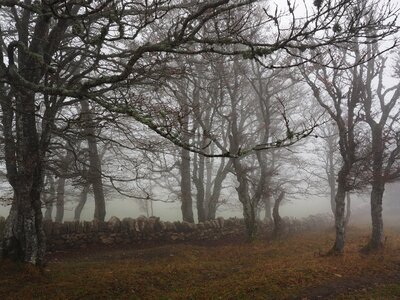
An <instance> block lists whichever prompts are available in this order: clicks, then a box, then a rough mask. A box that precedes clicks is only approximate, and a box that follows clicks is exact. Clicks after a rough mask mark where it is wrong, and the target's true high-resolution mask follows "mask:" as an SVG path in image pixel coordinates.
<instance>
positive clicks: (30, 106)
mask: <svg viewBox="0 0 400 300" xmlns="http://www.w3.org/2000/svg"><path fill="white" fill-rule="evenodd" d="M15 96H16V97H15V98H16V99H15V100H16V109H15V114H16V116H15V127H16V140H15V139H14V130H13V126H14V124H13V122H14V111H13V106H12V105H11V98H7V99H6V98H3V99H0V101H1V106H2V107H1V108H2V113H3V117H2V124H3V135H4V152H5V161H6V168H7V178H8V181H9V182H10V184H11V186H12V187H13V190H14V199H13V203H12V206H11V210H10V214H9V216H8V217H7V220H6V224H5V229H4V232H3V239H2V242H1V249H0V250H1V251H0V252H1V256H2V257H11V258H14V259H16V260H18V261H24V262H29V263H32V264H39V265H40V264H42V263H43V258H44V253H45V250H46V243H45V235H44V232H43V223H42V221H43V215H42V209H41V199H40V194H41V189H42V187H43V181H44V180H43V179H44V178H43V166H42V162H43V157H42V155H43V156H44V155H45V152H44V151H41V150H40V147H39V137H38V133H37V129H36V117H35V116H36V114H35V95H34V93H30V92H26V93H24V94H22V93H20V94H19V93H18V92H17V91H16V92H15ZM44 135H45V134H44ZM43 145H44V147H45V145H46V143H44V144H43Z"/></svg>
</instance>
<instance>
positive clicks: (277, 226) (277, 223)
mask: <svg viewBox="0 0 400 300" xmlns="http://www.w3.org/2000/svg"><path fill="white" fill-rule="evenodd" d="M284 197H285V192H281V193H280V194H279V196H278V198H276V199H275V203H274V208H273V210H272V216H273V218H274V232H273V236H274V238H277V237H279V236H280V235H281V234H282V230H283V221H282V218H281V216H280V214H279V207H280V206H281V202H282V200H283V198H284Z"/></svg>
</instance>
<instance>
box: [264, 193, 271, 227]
mask: <svg viewBox="0 0 400 300" xmlns="http://www.w3.org/2000/svg"><path fill="white" fill-rule="evenodd" d="M264 209H265V216H264V219H265V220H266V221H271V220H272V211H271V210H272V208H271V197H270V196H269V195H267V196H265V197H264Z"/></svg>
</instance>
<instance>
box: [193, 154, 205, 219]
mask: <svg viewBox="0 0 400 300" xmlns="http://www.w3.org/2000/svg"><path fill="white" fill-rule="evenodd" d="M196 157H197V161H194V162H193V183H194V184H195V186H196V208H197V218H198V221H199V222H204V221H205V220H206V211H205V206H204V205H205V203H204V199H205V189H204V174H205V168H204V164H205V161H204V156H202V155H196Z"/></svg>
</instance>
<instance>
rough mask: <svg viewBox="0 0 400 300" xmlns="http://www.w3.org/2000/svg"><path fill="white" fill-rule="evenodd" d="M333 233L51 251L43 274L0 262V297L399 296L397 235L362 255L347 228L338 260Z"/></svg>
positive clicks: (362, 233)
mask: <svg viewBox="0 0 400 300" xmlns="http://www.w3.org/2000/svg"><path fill="white" fill-rule="evenodd" d="M333 238H334V235H333V231H329V232H323V233H309V234H303V235H302V236H294V237H291V238H288V239H285V240H280V241H272V242H266V241H257V242H254V243H252V244H246V243H245V242H242V241H219V242H213V244H211V245H200V244H197V245H188V244H174V245H163V246H153V247H142V248H141V249H139V248H124V249H111V248H108V249H107V248H102V249H84V250H79V251H77V250H74V251H71V252H68V253H54V254H51V255H50V256H49V263H48V264H47V266H46V267H45V268H44V269H43V270H39V269H37V268H34V267H32V266H25V265H16V264H14V263H12V262H7V261H6V262H2V264H1V267H0V299H331V298H332V299H399V298H400V234H399V233H398V232H396V231H394V230H388V231H387V240H386V248H385V250H384V251H382V252H380V253H376V254H373V255H367V256H365V255H362V254H360V253H359V249H360V248H361V246H362V245H364V244H365V243H366V241H367V240H368V230H366V229H357V228H352V229H351V230H350V232H349V234H348V245H347V248H346V253H345V255H344V256H340V257H326V256H323V253H324V252H326V251H327V250H329V247H330V246H331V245H332V242H333Z"/></svg>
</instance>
